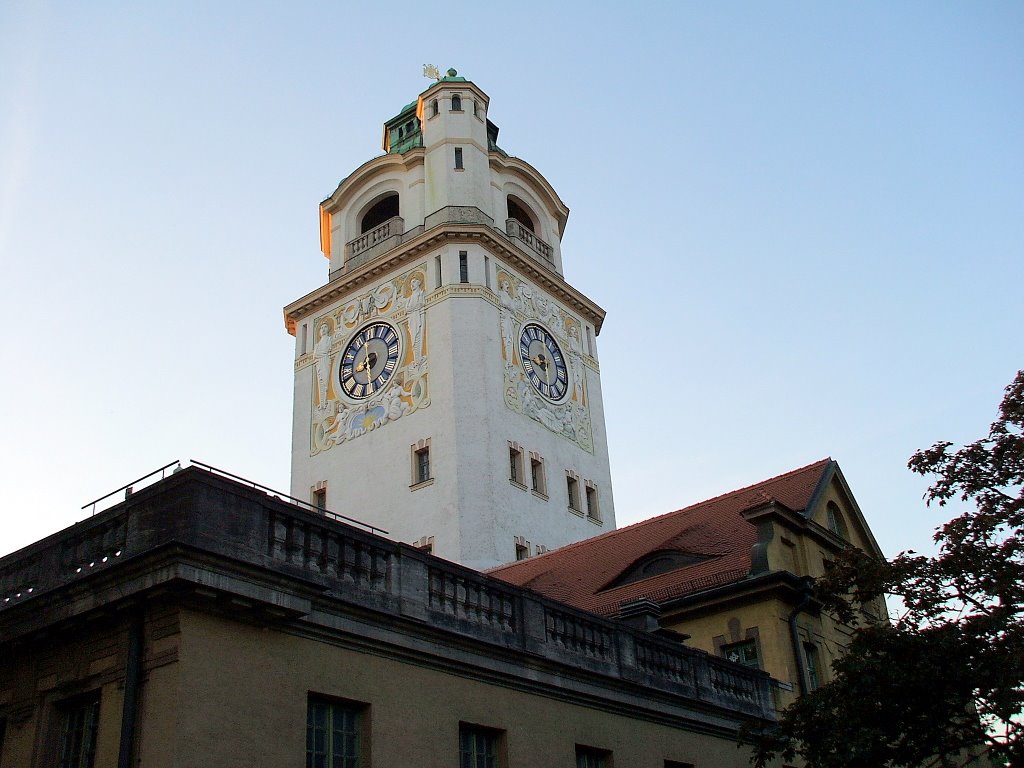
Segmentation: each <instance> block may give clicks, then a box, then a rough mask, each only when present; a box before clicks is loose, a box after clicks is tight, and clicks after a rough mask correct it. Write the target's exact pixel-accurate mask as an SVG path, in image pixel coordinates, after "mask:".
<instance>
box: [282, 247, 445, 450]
mask: <svg viewBox="0 0 1024 768" xmlns="http://www.w3.org/2000/svg"><path fill="white" fill-rule="evenodd" d="M424 275H425V267H424V266H423V265H420V266H418V267H416V268H414V269H411V270H409V271H407V272H405V273H403V274H401V275H399V276H398V277H395V278H393V279H391V280H389V281H387V282H385V283H381V284H380V285H378V286H376V287H375V288H373V289H371V290H369V291H367V292H365V293H363V294H360V295H359V296H356V297H354V298H352V299H350V300H349V301H348V302H346V303H345V304H342V305H340V306H338V307H335V308H334V309H332V310H331V311H330V312H328V313H327V314H324V315H321V316H320V317H318V318H317V319H316V321H315V322H314V323H313V328H314V329H315V330H314V339H315V343H314V345H313V351H312V354H311V355H308V356H305V357H304V358H302V359H301V360H300V361H299V367H305V366H309V367H310V368H311V369H312V370H311V371H310V376H312V377H313V397H312V402H311V403H310V408H311V411H312V420H311V426H310V455H311V456H315V455H316V454H318V453H322V452H324V451H327V450H329V449H331V448H332V447H334V446H335V445H340V444H341V443H344V442H346V441H348V440H353V439H355V438H357V437H359V436H361V435H364V434H366V433H367V432H370V431H372V430H374V429H377V428H378V427H381V426H383V425H385V424H387V423H389V422H392V421H396V420H398V419H400V418H402V417H403V416H405V415H406V414H409V413H412V412H414V411H417V410H420V409H421V408H426V407H427V406H428V405H430V396H429V389H428V386H427V352H428V347H427V328H426V323H425V311H424V310H425V292H424V285H425V284H426V281H425V278H424ZM377 350H379V352H378V351H377Z"/></svg>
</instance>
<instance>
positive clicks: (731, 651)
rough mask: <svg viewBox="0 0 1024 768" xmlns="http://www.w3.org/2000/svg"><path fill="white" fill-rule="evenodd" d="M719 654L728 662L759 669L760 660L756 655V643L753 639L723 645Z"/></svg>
mask: <svg viewBox="0 0 1024 768" xmlns="http://www.w3.org/2000/svg"><path fill="white" fill-rule="evenodd" d="M721 652H722V655H723V656H724V657H725V658H727V659H728V660H729V661H735V662H736V663H737V664H742V665H743V666H745V667H753V668H754V669H760V668H761V660H760V658H759V657H758V655H757V641H756V640H754V639H750V640H741V641H740V642H738V643H729V644H728V645H723V646H722V649H721Z"/></svg>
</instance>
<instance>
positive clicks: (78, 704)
mask: <svg viewBox="0 0 1024 768" xmlns="http://www.w3.org/2000/svg"><path fill="white" fill-rule="evenodd" d="M58 709H59V710H60V758H59V761H58V763H57V765H58V768H92V767H93V764H94V762H95V759H96V735H97V732H98V730H99V721H100V697H99V694H98V693H97V694H94V695H90V696H89V697H87V698H81V699H75V700H74V701H69V702H64V703H62V704H60V705H58Z"/></svg>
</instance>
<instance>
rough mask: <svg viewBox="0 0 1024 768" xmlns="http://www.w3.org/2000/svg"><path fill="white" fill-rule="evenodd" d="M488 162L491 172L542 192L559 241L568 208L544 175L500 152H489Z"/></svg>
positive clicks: (563, 229) (563, 230)
mask: <svg viewBox="0 0 1024 768" xmlns="http://www.w3.org/2000/svg"><path fill="white" fill-rule="evenodd" d="M488 160H489V162H490V166H491V169H492V170H495V171H505V172H508V173H511V174H513V175H515V176H519V177H520V178H523V179H525V180H526V181H527V182H529V183H530V185H531V188H533V189H534V191H535V192H536V191H541V190H542V191H543V192H544V194H545V196H546V198H547V199H546V200H545V201H544V202H545V203H546V204H547V206H548V210H549V212H550V213H551V215H552V216H554V217H555V220H556V221H557V222H558V238H559V240H561V238H562V234H563V233H564V232H565V224H566V222H567V221H568V220H569V206H567V205H566V204H565V203H563V202H562V198H560V197H559V196H558V193H557V192H555V188H554V187H553V186H551V184H550V183H549V182H548V180H547V179H545V178H544V175H543V174H542V173H541V172H540V171H538V170H537V169H536V168H534V167H533V166H532V165H530V164H529V163H528V162H526V161H525V160H523V159H522V158H519V157H512V156H511V155H506V154H504V153H502V152H493V151H492V152H490V153H489V154H488Z"/></svg>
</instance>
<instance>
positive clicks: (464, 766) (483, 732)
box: [459, 723, 501, 768]
mask: <svg viewBox="0 0 1024 768" xmlns="http://www.w3.org/2000/svg"><path fill="white" fill-rule="evenodd" d="M500 741H501V731H498V730H494V729H492V728H482V727H480V726H477V725H467V724H465V723H461V724H460V725H459V766H460V768H498V766H499V765H501V762H499V749H500V747H501V743H500Z"/></svg>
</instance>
